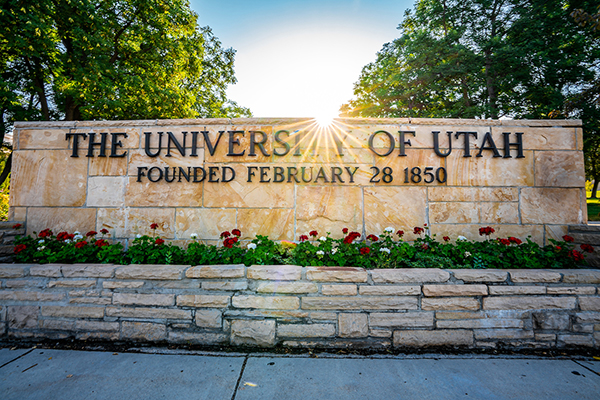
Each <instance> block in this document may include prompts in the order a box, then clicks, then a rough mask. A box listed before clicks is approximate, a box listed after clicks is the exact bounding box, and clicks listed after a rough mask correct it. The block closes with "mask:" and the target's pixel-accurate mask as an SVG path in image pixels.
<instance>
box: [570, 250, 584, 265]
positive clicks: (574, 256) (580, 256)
mask: <svg viewBox="0 0 600 400" xmlns="http://www.w3.org/2000/svg"><path fill="white" fill-rule="evenodd" d="M568 256H569V257H571V258H572V259H573V260H575V262H577V261H581V260H583V254H581V253H580V252H578V251H577V250H571V251H570V252H569V254H568Z"/></svg>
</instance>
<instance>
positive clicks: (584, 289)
mask: <svg viewBox="0 0 600 400" xmlns="http://www.w3.org/2000/svg"><path fill="white" fill-rule="evenodd" d="M546 291H547V292H548V294H595V293H596V288H595V287H593V286H581V287H549V288H547V289H546Z"/></svg>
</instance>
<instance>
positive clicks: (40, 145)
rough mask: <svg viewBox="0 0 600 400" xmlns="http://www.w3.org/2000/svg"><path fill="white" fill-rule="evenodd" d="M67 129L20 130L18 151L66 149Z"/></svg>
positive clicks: (67, 144) (67, 142)
mask: <svg viewBox="0 0 600 400" xmlns="http://www.w3.org/2000/svg"><path fill="white" fill-rule="evenodd" d="M67 133H69V129H21V130H20V131H19V147H18V149H19V150H35V149H39V150H44V149H46V150H49V149H53V150H60V149H68V148H69V141H67V140H66V137H67V136H66V134H67Z"/></svg>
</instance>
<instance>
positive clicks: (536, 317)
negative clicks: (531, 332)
mask: <svg viewBox="0 0 600 400" xmlns="http://www.w3.org/2000/svg"><path fill="white" fill-rule="evenodd" d="M531 316H532V319H533V327H534V329H543V330H567V329H569V325H570V323H569V321H570V318H569V315H568V314H557V313H555V312H536V313H533V314H532V315H531Z"/></svg>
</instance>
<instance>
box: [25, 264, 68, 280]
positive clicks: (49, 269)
mask: <svg viewBox="0 0 600 400" xmlns="http://www.w3.org/2000/svg"><path fill="white" fill-rule="evenodd" d="M29 275H31V276H43V277H47V278H60V277H61V276H62V272H61V266H60V264H42V265H32V266H31V267H29Z"/></svg>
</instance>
